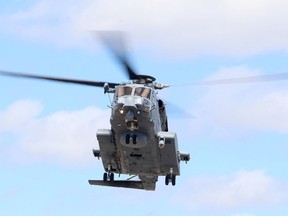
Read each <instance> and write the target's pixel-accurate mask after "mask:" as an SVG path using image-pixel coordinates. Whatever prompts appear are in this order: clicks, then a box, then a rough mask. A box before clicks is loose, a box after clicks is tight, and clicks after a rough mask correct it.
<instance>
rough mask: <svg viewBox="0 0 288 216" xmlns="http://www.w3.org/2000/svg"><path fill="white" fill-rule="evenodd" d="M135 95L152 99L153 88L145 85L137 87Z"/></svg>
mask: <svg viewBox="0 0 288 216" xmlns="http://www.w3.org/2000/svg"><path fill="white" fill-rule="evenodd" d="M134 95H136V96H141V97H145V98H147V99H150V95H151V89H150V88H145V87H137V88H135V93H134Z"/></svg>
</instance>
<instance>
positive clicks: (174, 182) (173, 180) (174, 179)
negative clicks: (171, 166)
mask: <svg viewBox="0 0 288 216" xmlns="http://www.w3.org/2000/svg"><path fill="white" fill-rule="evenodd" d="M172 185H173V186H175V185H176V175H172Z"/></svg>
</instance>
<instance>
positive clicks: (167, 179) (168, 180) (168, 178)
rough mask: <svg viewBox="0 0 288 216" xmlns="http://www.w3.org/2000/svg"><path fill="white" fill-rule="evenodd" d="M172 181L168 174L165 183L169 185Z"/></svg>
mask: <svg viewBox="0 0 288 216" xmlns="http://www.w3.org/2000/svg"><path fill="white" fill-rule="evenodd" d="M169 182H170V175H166V177H165V185H169Z"/></svg>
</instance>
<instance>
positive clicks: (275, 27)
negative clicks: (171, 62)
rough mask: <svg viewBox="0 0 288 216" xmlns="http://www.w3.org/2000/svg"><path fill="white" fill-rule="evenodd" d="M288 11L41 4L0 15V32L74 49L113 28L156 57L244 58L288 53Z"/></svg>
mask: <svg viewBox="0 0 288 216" xmlns="http://www.w3.org/2000/svg"><path fill="white" fill-rule="evenodd" d="M287 6H288V2H287V1H285V0H276V1H275V0H274V1H272V0H263V1H260V0H253V1H248V0H244V1H237V2H235V1H233V0H228V1H224V0H221V1H217V2H215V1H211V0H205V1H203V0H193V1H188V0H179V1H172V0H166V1H163V0H155V1H153V2H151V3H147V1H144V0H139V1H137V2H135V1H133V0H125V1H117V0H106V1H92V0H86V1H77V0H75V1H73V4H71V1H61V2H59V1H57V2H56V0H49V1H48V0H39V1H37V2H36V3H35V5H32V6H30V8H26V9H23V11H20V12H19V11H17V12H15V13H10V14H6V15H5V14H4V15H1V20H2V22H3V23H2V24H4V23H5V25H1V26H2V27H1V30H2V31H10V32H13V33H14V34H17V35H22V36H25V37H30V38H34V39H35V38H38V39H39V38H41V40H43V39H44V40H53V41H54V42H55V41H57V43H58V44H61V43H64V44H66V45H67V44H68V45H74V46H75V45H77V46H78V45H79V44H81V43H82V45H83V43H85V42H84V41H85V40H86V39H87V38H85V37H87V36H88V34H87V31H89V30H99V29H100V30H103V29H106V30H107V29H109V30H111V29H112V30H115V29H116V30H125V31H128V32H129V34H131V36H132V38H133V39H134V41H135V42H136V44H141V45H142V47H147V46H149V47H150V48H151V49H153V47H154V48H155V50H154V52H155V51H156V50H157V52H158V51H160V52H161V53H165V52H167V53H168V54H169V53H170V55H172V54H173V55H175V54H177V55H179V54H189V55H191V54H192V55H199V54H224V55H226V54H228V55H237V56H243V55H253V54H257V53H262V52H268V51H274V50H286V51H287V49H288V42H287V40H286V38H287V37H288V28H287V27H288V26H287V22H286V20H287V19H288V14H287V13H286V8H287ZM84 38H85V40H84ZM80 41H82V42H80Z"/></svg>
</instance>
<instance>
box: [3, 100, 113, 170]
mask: <svg viewBox="0 0 288 216" xmlns="http://www.w3.org/2000/svg"><path fill="white" fill-rule="evenodd" d="M41 108H42V105H41V104H40V103H39V102H35V101H18V102H15V103H14V104H12V105H10V106H9V107H8V108H7V109H6V110H5V111H2V112H1V113H0V120H1V127H0V129H1V130H0V133H1V132H2V133H3V132H5V134H10V133H11V134H13V136H16V141H15V143H13V145H11V147H10V149H8V154H9V157H11V158H14V159H15V160H21V161H32V162H33V161H35V160H38V161H47V160H49V161H55V162H60V163H63V164H66V165H69V164H71V165H77V164H80V165H81V164H86V163H87V162H89V161H91V159H93V155H92V148H97V146H98V145H97V140H96V131H97V129H100V128H110V126H109V112H108V111H107V110H100V109H98V108H96V107H87V108H84V109H82V110H76V111H60V112H56V113H53V114H51V115H48V116H39V114H41Z"/></svg>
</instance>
